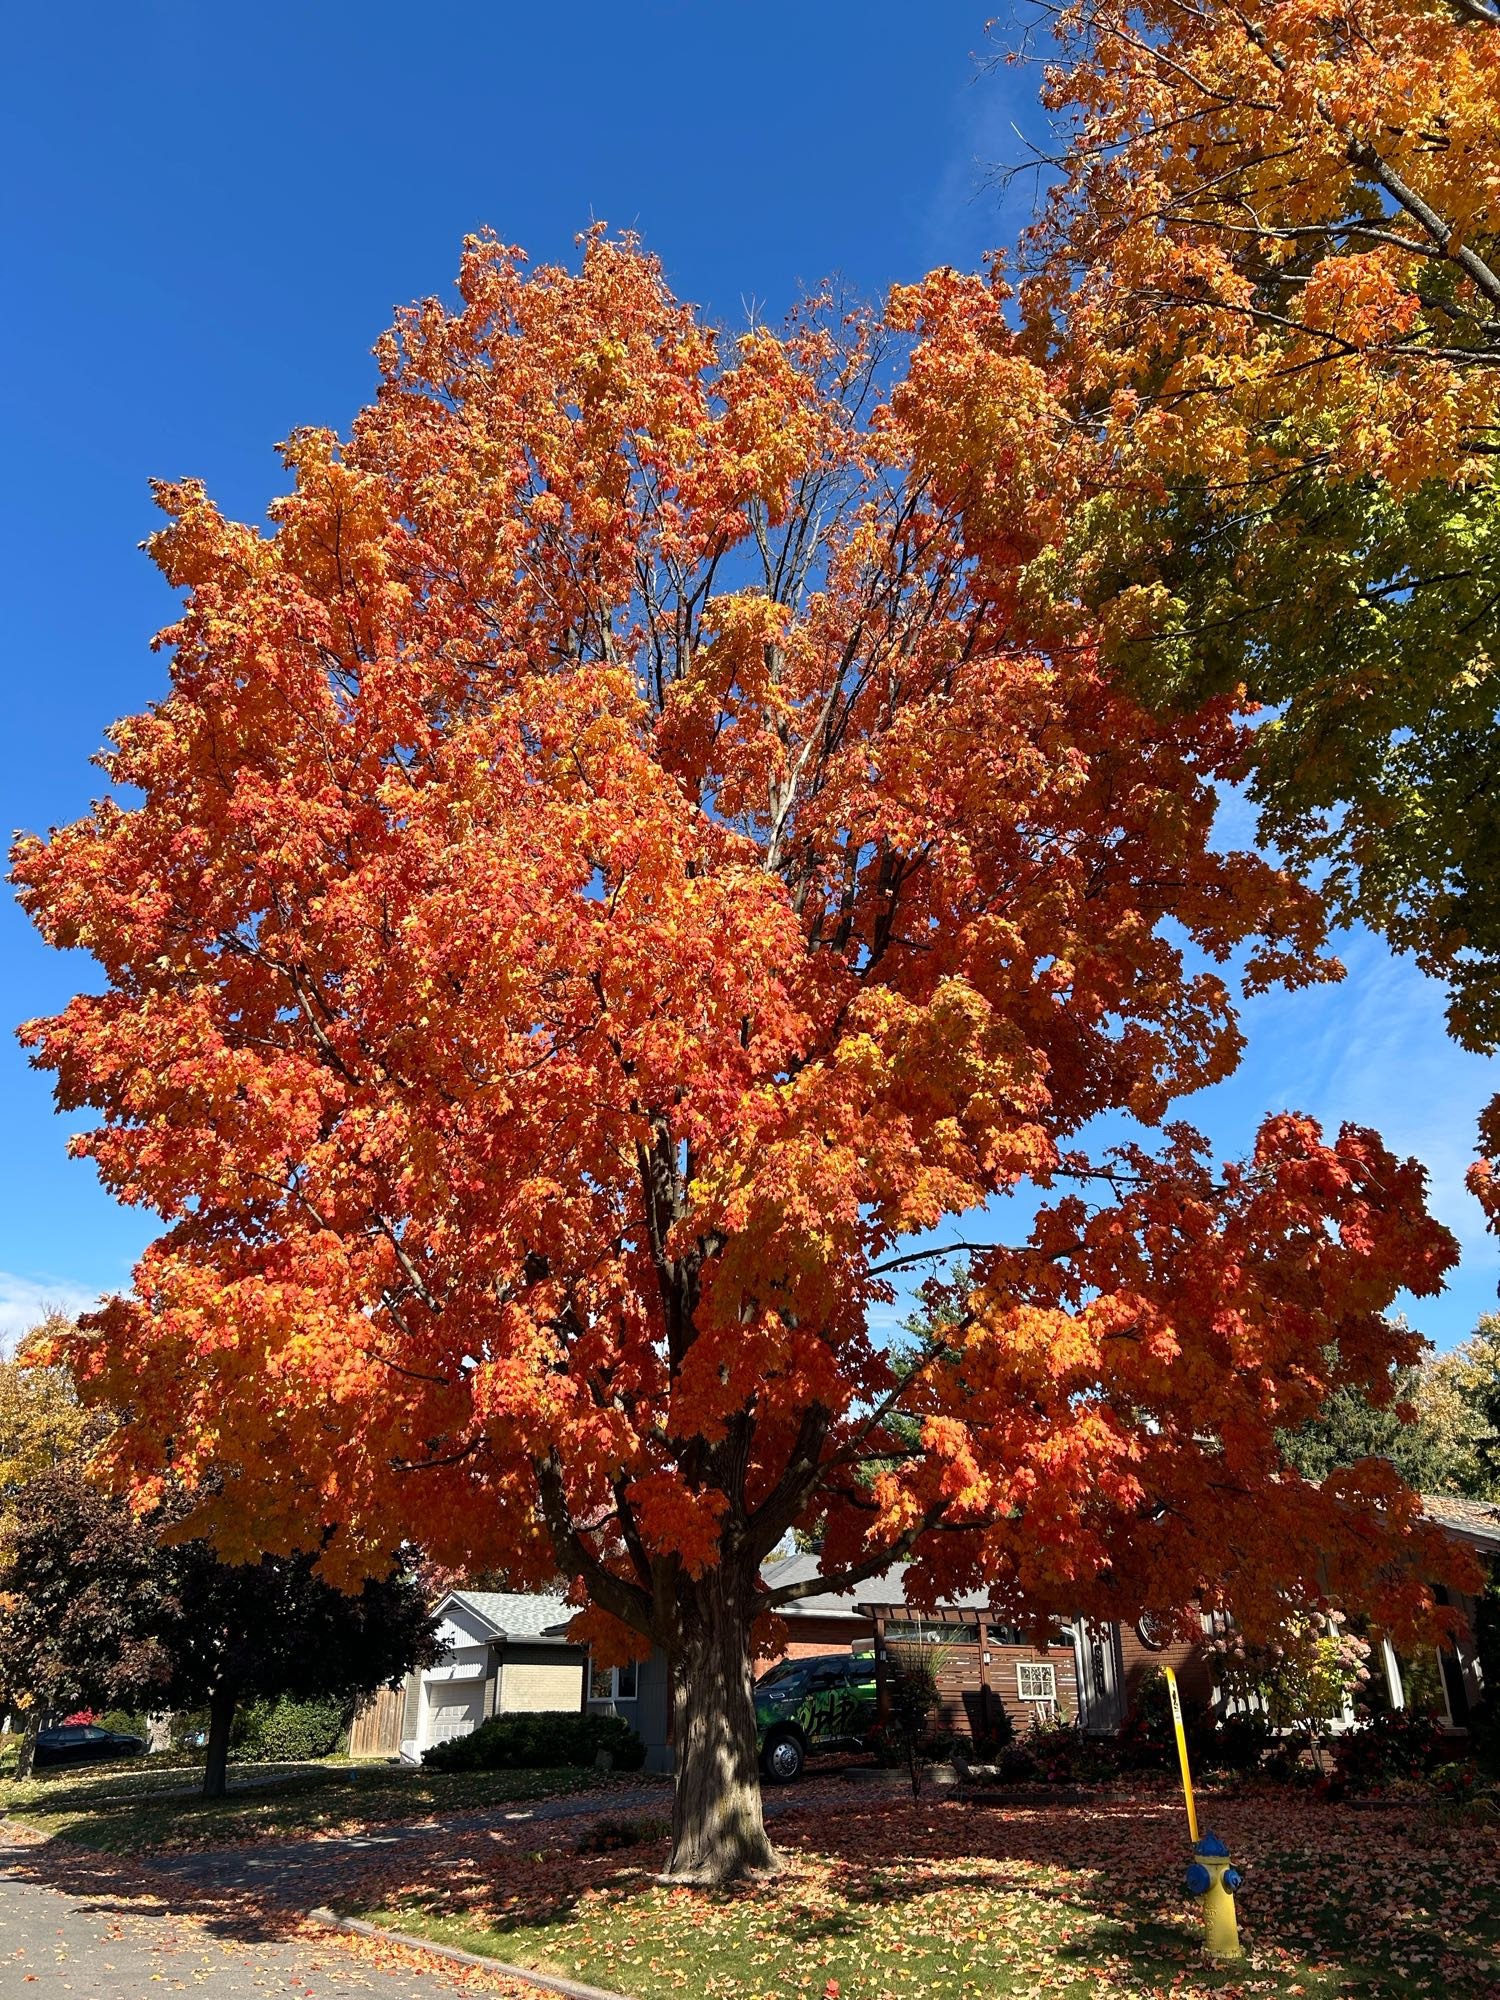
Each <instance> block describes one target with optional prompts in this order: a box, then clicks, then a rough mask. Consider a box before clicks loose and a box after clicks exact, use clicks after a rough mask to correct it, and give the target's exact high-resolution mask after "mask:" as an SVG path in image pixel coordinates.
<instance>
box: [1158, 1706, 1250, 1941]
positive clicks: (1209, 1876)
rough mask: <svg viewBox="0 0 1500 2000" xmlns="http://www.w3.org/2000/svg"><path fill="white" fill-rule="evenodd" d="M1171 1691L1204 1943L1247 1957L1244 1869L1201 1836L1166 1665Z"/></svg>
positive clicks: (1192, 1883)
mask: <svg viewBox="0 0 1500 2000" xmlns="http://www.w3.org/2000/svg"><path fill="white" fill-rule="evenodd" d="M1162 1672H1163V1673H1164V1674H1165V1675H1166V1677H1167V1693H1168V1695H1169V1697H1170V1699H1171V1703H1172V1728H1173V1730H1174V1732H1175V1733H1176V1737H1177V1761H1178V1763H1179V1764H1180V1765H1181V1766H1182V1796H1183V1798H1184V1799H1185V1800H1186V1801H1187V1816H1188V1831H1189V1833H1190V1834H1191V1835H1192V1840H1193V1859H1192V1862H1191V1864H1190V1865H1189V1868H1188V1872H1187V1886H1188V1888H1189V1890H1190V1891H1191V1892H1192V1893H1193V1895H1195V1896H1201V1897H1202V1898H1203V1943H1204V1948H1205V1950H1206V1951H1207V1953H1208V1955H1209V1957H1210V1958H1213V1959H1218V1960H1219V1961H1220V1962H1223V1961H1225V1960H1228V1959H1236V1958H1243V1957H1244V1955H1245V1954H1244V1952H1243V1950H1242V1949H1241V1947H1240V1931H1239V1924H1238V1923H1237V1921H1236V1919H1235V1914H1234V1892H1235V1890H1236V1889H1237V1888H1238V1887H1239V1886H1240V1871H1239V1870H1238V1869H1237V1868H1236V1867H1235V1866H1234V1864H1233V1863H1232V1862H1231V1861H1230V1859H1229V1849H1228V1848H1227V1847H1226V1846H1225V1845H1224V1843H1223V1841H1222V1840H1219V1839H1217V1838H1216V1837H1215V1835H1213V1834H1209V1835H1207V1837H1206V1838H1204V1839H1201V1840H1200V1839H1199V1837H1198V1808H1197V1806H1196V1805H1195V1803H1194V1801H1193V1773H1192V1771H1191V1769H1190V1768H1189V1765H1188V1753H1187V1732H1186V1731H1185V1730H1184V1728H1183V1726H1182V1698H1181V1696H1180V1695H1179V1694H1178V1692H1177V1676H1176V1674H1174V1673H1173V1671H1172V1669H1171V1668H1170V1667H1163V1668H1162Z"/></svg>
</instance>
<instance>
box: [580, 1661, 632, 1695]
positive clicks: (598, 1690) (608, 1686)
mask: <svg viewBox="0 0 1500 2000" xmlns="http://www.w3.org/2000/svg"><path fill="white" fill-rule="evenodd" d="M639 1675H640V1667H639V1665H638V1663H637V1662H636V1661H634V1660H627V1661H626V1662H625V1664H624V1666H623V1667H593V1668H591V1669H590V1671H589V1700H590V1701H634V1700H635V1692H636V1682H637V1679H638V1677H639Z"/></svg>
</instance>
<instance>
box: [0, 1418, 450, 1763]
mask: <svg viewBox="0 0 1500 2000" xmlns="http://www.w3.org/2000/svg"><path fill="white" fill-rule="evenodd" d="M179 1513H180V1509H179V1508H175V1507H173V1506H171V1505H168V1506H166V1507H164V1508H161V1509H158V1510H156V1512H155V1513H154V1514H153V1515H152V1516H149V1517H145V1518H142V1517H140V1516H138V1515H137V1514H136V1513H135V1512H134V1510H133V1509H132V1507H131V1505H130V1502H129V1501H128V1499H126V1498H125V1497H124V1496H123V1495H120V1494H116V1493H111V1492H107V1491H105V1490H103V1489H101V1488H100V1487H99V1486H98V1485H97V1484H96V1483H94V1482H93V1481H92V1480H91V1479H90V1478H89V1476H88V1468H87V1466H86V1464H84V1463H83V1462H82V1461H81V1460H79V1459H76V1458H75V1459H72V1460H65V1461H63V1462H61V1463H59V1464H57V1465H55V1466H52V1467H50V1468H49V1469H48V1470H47V1471H45V1472H43V1473H42V1474H40V1475H39V1476H38V1477H37V1478H35V1479H33V1480H32V1481H31V1482H30V1483H29V1485H28V1486H27V1488H26V1497H25V1505H24V1508H23V1509H22V1510H21V1514H20V1518H19V1521H18V1525H17V1526H16V1528H15V1530H14V1531H13V1533H12V1534H11V1535H10V1536H9V1537H7V1539H6V1541H5V1543H4V1545H3V1547H0V1696H3V1698H5V1699H7V1700H13V1701H15V1702H17V1703H18V1705H20V1706H22V1707H23V1708H24V1710H25V1711H26V1712H27V1714H28V1718H29V1721H30V1723H31V1725H32V1726H31V1727H30V1729H29V1730H28V1742H30V1741H31V1740H34V1737H35V1724H36V1723H37V1721H39V1720H40V1718H41V1717H42V1716H44V1715H46V1714H52V1715H56V1714H59V1713H61V1712H63V1711H66V1710H67V1709H70V1708H81V1707H97V1708H108V1707H113V1706H119V1707H131V1708H160V1709H167V1708H200V1707H207V1708H208V1709H209V1712H210V1730H209V1744H208V1757H207V1762H206V1766H205V1775H204V1791H205V1794H206V1795H208V1796H215V1795H217V1794H220V1793H222V1792H223V1790H224V1782H225V1760H226V1757H227V1754H228V1749H229V1735H230V1730H231V1728H232V1725H233V1721H234V1713H235V1709H236V1707H237V1706H238V1704H239V1703H241V1702H242V1701H245V1700H248V1699H250V1698H252V1697H254V1696H257V1695H266V1696H272V1697H274V1696H277V1695H291V1696H294V1697H302V1698H306V1697H311V1696H322V1697H327V1698H332V1699H335V1700H344V1701H349V1702H351V1703H352V1702H353V1701H354V1700H355V1699H356V1698H357V1697H359V1696H361V1695H368V1694H372V1693H373V1692H374V1691H375V1689H376V1688H378V1687H380V1686H381V1685H383V1684H384V1683H386V1682H390V1681H394V1680H397V1679H399V1678H400V1676H401V1675H402V1674H404V1673H406V1672H407V1670H408V1669H409V1668H411V1667H413V1666H417V1665H428V1664H430V1663H431V1662H432V1661H433V1660H434V1659H435V1658H436V1657H437V1649H436V1629H437V1628H436V1621H435V1620H434V1619H433V1617H432V1615H431V1613H430V1612H429V1610H428V1606H427V1598H426V1594H425V1592H424V1591H423V1589H422V1587H421V1585H420V1583H418V1582H417V1581H415V1580H414V1579H412V1578H410V1577H408V1576H407V1575H406V1574H405V1572H404V1571H403V1570H401V1569H397V1570H395V1571H394V1572H393V1573H391V1574H388V1575H386V1576H383V1577H377V1578H372V1579H370V1580H369V1581H367V1582H366V1583H365V1584H364V1585H363V1587H362V1588H361V1589H360V1590H359V1591H358V1592H357V1593H352V1594H351V1593H347V1592H345V1591H342V1590H339V1589H336V1588H335V1587H334V1586H333V1585H331V1584H329V1583H327V1582H325V1581H324V1580H323V1579H321V1578H320V1577H318V1576H317V1575H316V1574H315V1573H314V1569H313V1558H312V1557H311V1556H310V1555H301V1556H294V1557H277V1556H263V1557H262V1558H261V1559H260V1561H259V1562H251V1563H242V1564H234V1563H226V1562H224V1561H222V1560H221V1559H220V1558H219V1556H218V1554H217V1552H216V1551H215V1549H214V1548H213V1546H212V1544H210V1543H209V1542H207V1541H205V1540H202V1539H194V1540H189V1541H183V1540H181V1539H176V1538H175V1531H176V1530H177V1529H178V1527H179V1526H180V1522H179V1521H178V1519H176V1518H175V1517H176V1516H177V1515H178V1514H179ZM388 1567H389V1566H388ZM22 1775H23V1776H24V1775H25V1772H24V1771H23V1772H22Z"/></svg>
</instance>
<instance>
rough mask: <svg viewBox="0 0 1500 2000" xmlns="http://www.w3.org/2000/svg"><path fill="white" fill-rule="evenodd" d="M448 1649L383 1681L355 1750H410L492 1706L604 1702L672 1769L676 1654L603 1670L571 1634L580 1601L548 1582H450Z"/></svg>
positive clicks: (475, 1719)
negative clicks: (512, 1587)
mask: <svg viewBox="0 0 1500 2000" xmlns="http://www.w3.org/2000/svg"><path fill="white" fill-rule="evenodd" d="M436 1611H437V1615H438V1620H439V1626H438V1639H439V1643H440V1644H441V1645H442V1646H443V1648H444V1652H443V1656H442V1658H441V1659H440V1660H439V1662H438V1664H437V1665H436V1666H435V1667H423V1668H419V1669H414V1670H413V1671H412V1672H411V1673H409V1674H408V1675H407V1677H406V1680H405V1682H404V1683H403V1684H402V1685H401V1686H400V1687H399V1688H388V1689H384V1690H382V1692H381V1693H380V1694H379V1695H377V1696H376V1697H375V1698H374V1700H372V1701H370V1702H368V1703H366V1705H365V1706H364V1707H363V1708H362V1709H361V1710H360V1712H359V1714H358V1715H357V1716H356V1717H355V1719H354V1728H353V1731H352V1733H351V1736H350V1742H349V1751H350V1755H351V1756H354V1757H396V1756H399V1757H401V1758H402V1759H403V1760H404V1761H405V1762H407V1763H419V1762H420V1761H421V1756H422V1752H423V1751H424V1750H428V1749H431V1748H432V1746H433V1745H434V1744H436V1743H445V1742H447V1741H448V1740H449V1738H450V1737H454V1736H467V1735H468V1734H469V1732H470V1731H471V1730H474V1729H477V1728H478V1727H479V1725H480V1723H481V1722H487V1721H488V1720H489V1718H490V1717H491V1716H492V1715H517V1714H522V1713H525V1712H527V1711H531V1712H533V1713H535V1712H537V1711H539V1710H553V1711H555V1710H572V1709H578V1710H583V1709H590V1708H594V1709H601V1710H605V1711H613V1712H614V1713H616V1714H619V1715H621V1716H623V1717H624V1718H625V1719H626V1720H627V1721H628V1722H630V1723H631V1725H632V1726H633V1727H634V1728H636V1729H637V1730H639V1732H640V1734H641V1736H642V1737H643V1738H644V1740H645V1743H646V1746H647V1752H646V1767H647V1769H648V1770H653V1771H669V1770H671V1768H672V1753H671V1750H670V1748H669V1747H668V1728H667V1710H668V1703H667V1671H666V1658H665V1656H664V1655H663V1654H661V1653H653V1654H652V1656H651V1658H650V1659H649V1660H642V1661H640V1662H639V1663H632V1664H631V1665H630V1666H628V1667H613V1668H603V1669H594V1668H593V1667H592V1666H591V1663H590V1660H589V1655H588V1649H587V1647H584V1646H576V1645H574V1644H573V1643H572V1642H571V1641H570V1640H569V1639H568V1637H567V1629H568V1624H569V1621H570V1620H571V1619H572V1617H573V1615H574V1608H573V1606H572V1605H570V1604H567V1603H565V1602H564V1600H563V1599H562V1598H561V1597H559V1596H556V1595H553V1594H551V1593H548V1592H545V1591H538V1592H521V1591H496V1590H450V1591H448V1592H446V1593H445V1595H444V1596H443V1597H442V1598H440V1599H439V1601H438V1604H437V1606H436Z"/></svg>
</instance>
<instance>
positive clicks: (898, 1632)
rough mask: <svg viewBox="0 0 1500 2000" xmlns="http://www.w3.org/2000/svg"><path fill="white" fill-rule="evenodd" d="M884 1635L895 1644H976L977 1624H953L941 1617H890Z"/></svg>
mask: <svg viewBox="0 0 1500 2000" xmlns="http://www.w3.org/2000/svg"><path fill="white" fill-rule="evenodd" d="M885 1636H886V1638H887V1639H890V1640H892V1641H893V1642H894V1643H895V1644H897V1645H913V1644H915V1645H919V1646H977V1645H978V1644H979V1627H978V1626H977V1625H953V1624H950V1623H949V1622H948V1621H947V1620H945V1619H942V1618H890V1619H887V1620H886V1627H885Z"/></svg>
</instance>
